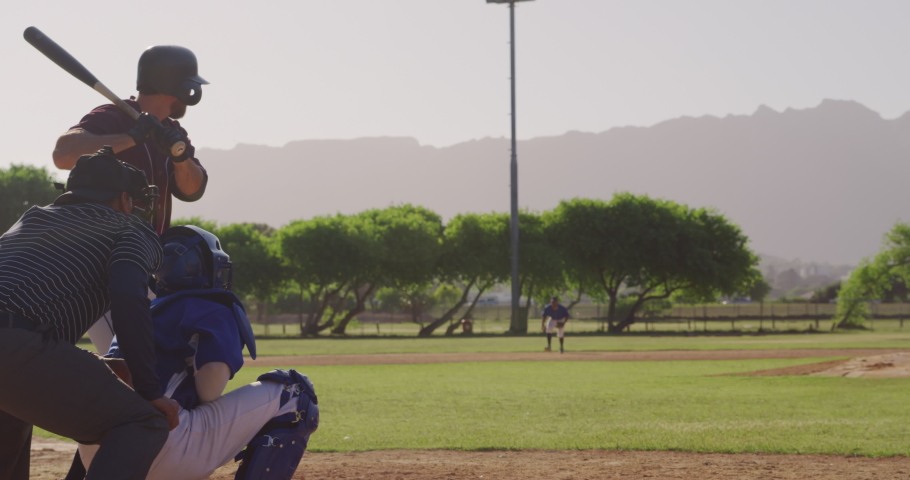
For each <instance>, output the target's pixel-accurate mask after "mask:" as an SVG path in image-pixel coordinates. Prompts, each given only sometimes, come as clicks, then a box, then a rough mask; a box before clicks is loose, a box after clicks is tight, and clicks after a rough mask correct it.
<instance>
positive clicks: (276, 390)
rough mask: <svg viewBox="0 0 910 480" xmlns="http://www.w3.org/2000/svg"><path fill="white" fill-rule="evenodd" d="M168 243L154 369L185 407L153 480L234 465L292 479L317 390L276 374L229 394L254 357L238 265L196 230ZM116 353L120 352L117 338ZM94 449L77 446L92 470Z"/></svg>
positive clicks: (171, 233)
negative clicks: (246, 360)
mask: <svg viewBox="0 0 910 480" xmlns="http://www.w3.org/2000/svg"><path fill="white" fill-rule="evenodd" d="M161 242H162V244H163V249H164V259H163V261H162V266H161V268H160V269H159V270H158V272H157V274H156V278H157V289H156V291H157V295H158V298H156V299H155V300H154V301H153V302H152V321H153V329H154V335H155V346H156V354H157V357H158V360H157V366H156V371H157V373H158V378H159V379H160V382H161V388H162V391H164V392H165V396H167V397H170V398H172V399H174V400H176V401H177V402H178V403H179V404H180V406H181V410H180V413H179V416H180V421H181V426H180V427H179V428H177V429H174V430H173V431H171V432H170V434H169V436H168V440H167V443H166V444H165V446H164V448H162V450H161V453H160V454H159V455H158V457H157V458H156V459H155V462H154V463H153V464H152V468H151V470H150V471H149V475H148V477H147V478H148V480H158V479H161V480H165V479H169V480H196V479H199V480H201V479H204V478H207V477H208V476H209V475H211V474H212V472H214V471H215V470H216V469H217V468H219V467H221V466H222V465H225V464H226V463H228V462H229V461H230V460H231V459H235V458H236V459H237V460H240V461H241V464H240V467H239V469H238V472H237V474H236V477H235V478H236V479H237V480H248V479H264V480H290V478H291V477H292V476H293V474H294V471H295V470H296V469H297V465H298V464H299V463H300V460H301V457H302V456H303V453H304V451H305V450H306V446H307V442H308V441H309V437H310V434H312V433H313V432H314V431H315V430H316V428H317V427H318V425H319V408H318V407H317V398H316V392H315V390H314V389H313V384H312V383H311V382H310V381H309V379H307V377H306V376H304V375H300V374H299V373H297V372H296V371H294V370H274V371H272V372H269V373H266V374H264V375H262V376H260V377H259V381H257V382H255V383H252V384H249V385H245V386H243V387H240V388H238V389H237V390H234V391H232V392H230V393H228V394H226V395H222V392H223V391H224V388H225V386H226V385H227V382H228V380H230V379H231V378H233V376H234V374H236V373H237V371H239V370H240V369H241V368H242V367H243V355H242V352H243V348H244V347H246V349H247V350H248V351H249V353H250V356H251V357H252V358H254V359H255V358H256V341H255V338H254V337H253V332H252V329H251V328H250V323H249V320H248V319H247V317H246V313H245V312H244V309H243V305H242V304H241V303H240V300H239V299H238V298H237V296H236V295H234V294H233V293H231V291H230V282H231V272H232V265H231V262H230V259H229V257H228V255H227V254H226V253H224V252H223V251H222V250H221V245H220V242H219V241H218V239H217V237H215V235H213V234H211V233H209V232H207V231H205V230H203V229H201V228H198V227H193V226H180V227H173V228H170V229H169V230H167V231H166V232H165V233H164V234H163V235H162V237H161ZM108 355H109V356H112V357H118V356H119V355H120V350H119V347H118V345H117V342H116V339H115V341H114V343H113V345H112V346H111V350H110V352H109V353H108ZM244 447H246V449H244ZM95 450H97V449H96V448H95V447H93V446H91V445H81V446H80V447H79V452H80V456H81V457H82V462H83V464H84V465H85V466H86V467H87V466H88V465H89V464H90V463H91V461H92V458H93V456H94V452H95Z"/></svg>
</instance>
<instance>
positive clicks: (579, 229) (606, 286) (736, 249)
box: [551, 193, 757, 332]
mask: <svg viewBox="0 0 910 480" xmlns="http://www.w3.org/2000/svg"><path fill="white" fill-rule="evenodd" d="M551 215H552V220H551V222H552V225H553V231H556V232H564V233H565V234H564V235H563V236H562V237H561V239H562V240H561V242H559V243H558V245H559V247H560V248H561V250H562V255H563V258H564V261H565V265H566V270H567V271H568V272H569V275H570V276H571V277H573V278H576V279H577V281H579V282H585V284H587V285H590V288H591V290H592V294H593V296H594V297H595V298H597V297H601V298H605V299H606V301H607V303H608V308H607V323H608V328H609V330H610V331H612V332H620V331H622V330H623V329H624V328H625V327H627V326H629V325H631V324H633V323H635V315H636V313H637V312H638V311H639V310H640V309H641V308H642V307H643V306H644V305H645V304H646V303H647V302H650V301H659V300H665V299H667V298H670V297H671V296H674V295H683V296H685V297H686V298H693V299H709V298H714V297H716V295H718V294H732V293H735V292H737V291H743V290H745V289H746V288H747V287H748V286H749V284H750V283H751V281H752V280H753V277H752V275H751V272H752V268H753V266H754V265H755V264H756V263H757V258H756V257H755V255H753V254H752V252H751V251H749V249H748V248H747V247H746V242H747V239H746V237H745V236H744V235H743V234H742V232H741V231H740V230H739V228H738V227H736V226H735V225H733V224H731V223H729V222H728V221H727V220H726V219H725V218H724V217H723V216H722V215H719V214H717V213H715V212H713V211H710V210H706V209H689V208H687V207H685V206H683V205H679V204H676V203H674V202H670V201H666V200H655V199H651V198H649V197H647V196H636V195H632V194H628V193H621V194H617V195H615V196H614V197H613V199H612V200H611V201H610V202H609V203H607V202H603V201H600V200H587V199H575V200H572V201H564V202H562V203H560V205H559V206H558V207H557V208H556V209H555V210H554V211H553V212H552V214H551ZM621 294H622V295H624V296H626V297H628V298H629V300H627V301H630V302H631V304H630V306H629V308H628V311H627V312H623V313H624V315H622V318H619V317H620V316H619V315H617V314H618V313H619V312H617V305H618V303H619V300H620V296H621ZM624 310H625V309H624Z"/></svg>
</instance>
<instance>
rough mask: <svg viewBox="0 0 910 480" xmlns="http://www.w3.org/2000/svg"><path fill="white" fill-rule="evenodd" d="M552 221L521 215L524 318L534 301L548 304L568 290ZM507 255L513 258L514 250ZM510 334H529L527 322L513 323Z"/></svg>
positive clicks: (520, 247)
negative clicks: (555, 296) (558, 294)
mask: <svg viewBox="0 0 910 480" xmlns="http://www.w3.org/2000/svg"><path fill="white" fill-rule="evenodd" d="M549 220H550V219H549V218H548V217H547V216H545V215H541V214H538V213H536V212H528V211H523V212H519V214H518V222H519V225H520V227H519V236H518V254H519V255H518V283H519V286H520V289H521V294H522V295H523V296H524V297H525V306H524V309H525V312H524V313H523V314H524V315H528V316H530V315H531V313H530V310H531V301H532V300H533V299H535V298H538V299H539V300H538V304H546V303H549V299H548V297H552V296H553V295H556V294H557V293H558V292H560V291H563V290H566V289H567V288H569V287H568V284H567V282H566V278H567V277H566V268H565V263H564V261H563V258H562V250H560V249H559V248H556V247H554V244H558V243H559V241H560V238H561V236H560V232H556V231H554V229H555V228H556V227H555V226H554V225H552V224H550V223H549ZM508 251H509V254H510V255H511V248H509V249H508ZM573 285H575V286H576V287H579V288H580V286H581V285H582V283H581V282H580V281H579V282H574V283H573ZM573 306H574V305H573ZM509 332H510V333H519V334H524V333H528V331H527V322H525V321H521V322H519V321H518V319H512V324H511V325H510V327H509Z"/></svg>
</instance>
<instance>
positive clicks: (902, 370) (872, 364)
mask: <svg viewBox="0 0 910 480" xmlns="http://www.w3.org/2000/svg"><path fill="white" fill-rule="evenodd" d="M734 375H738V376H745V377H770V376H775V377H776V376H786V375H815V376H824V377H848V378H859V377H863V378H910V352H894V353H886V354H883V355H870V356H867V357H855V358H847V359H843V360H832V361H830V362H820V363H810V364H808V365H795V366H792V367H784V368H773V369H770V370H758V371H755V372H748V373H738V374H734Z"/></svg>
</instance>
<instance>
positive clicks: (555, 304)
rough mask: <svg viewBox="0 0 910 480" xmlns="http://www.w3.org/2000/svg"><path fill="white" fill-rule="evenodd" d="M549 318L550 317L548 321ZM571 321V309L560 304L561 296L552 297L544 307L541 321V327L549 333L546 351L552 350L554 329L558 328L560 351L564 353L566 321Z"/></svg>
mask: <svg viewBox="0 0 910 480" xmlns="http://www.w3.org/2000/svg"><path fill="white" fill-rule="evenodd" d="M547 319H550V321H549V322H547ZM568 321H569V310H567V309H566V307H563V306H562V305H560V304H559V297H553V298H551V299H550V304H549V305H547V306H546V307H544V309H543V319H541V321H540V329H541V330H543V331H544V332H546V334H547V347H546V348H544V351H545V352H551V351H553V350H552V346H553V329H556V336H557V337H559V353H564V352H565V349H564V346H563V340H564V339H565V336H566V322H568Z"/></svg>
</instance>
